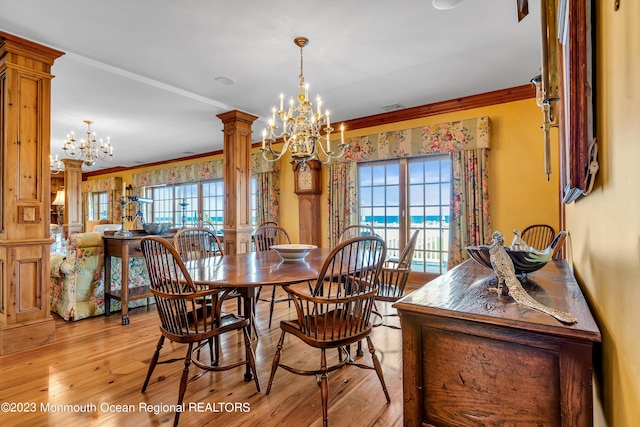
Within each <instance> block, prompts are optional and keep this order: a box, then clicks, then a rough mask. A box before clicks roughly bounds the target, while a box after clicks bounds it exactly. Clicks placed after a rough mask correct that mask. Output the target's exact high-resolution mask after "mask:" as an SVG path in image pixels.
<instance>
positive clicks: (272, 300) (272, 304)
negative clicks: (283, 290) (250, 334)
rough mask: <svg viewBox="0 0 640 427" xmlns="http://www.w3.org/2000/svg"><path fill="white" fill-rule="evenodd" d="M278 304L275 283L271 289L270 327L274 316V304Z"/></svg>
mask: <svg viewBox="0 0 640 427" xmlns="http://www.w3.org/2000/svg"><path fill="white" fill-rule="evenodd" d="M274 305H276V286H275V285H273V291H271V302H270V303H269V329H271V319H272V318H273V306H274Z"/></svg>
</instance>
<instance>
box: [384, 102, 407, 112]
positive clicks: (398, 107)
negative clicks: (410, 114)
mask: <svg viewBox="0 0 640 427" xmlns="http://www.w3.org/2000/svg"><path fill="white" fill-rule="evenodd" d="M380 108H382V109H383V110H384V111H386V112H387V113H388V112H389V111H398V110H402V109H403V108H404V107H403V106H402V105H400V104H388V105H383V106H382V107H380Z"/></svg>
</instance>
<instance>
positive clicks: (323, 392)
mask: <svg viewBox="0 0 640 427" xmlns="http://www.w3.org/2000/svg"><path fill="white" fill-rule="evenodd" d="M320 371H321V374H320V384H319V385H320V397H321V398H322V425H323V426H328V425H329V408H328V403H329V375H328V374H327V353H326V350H325V349H324V348H323V349H321V352H320Z"/></svg>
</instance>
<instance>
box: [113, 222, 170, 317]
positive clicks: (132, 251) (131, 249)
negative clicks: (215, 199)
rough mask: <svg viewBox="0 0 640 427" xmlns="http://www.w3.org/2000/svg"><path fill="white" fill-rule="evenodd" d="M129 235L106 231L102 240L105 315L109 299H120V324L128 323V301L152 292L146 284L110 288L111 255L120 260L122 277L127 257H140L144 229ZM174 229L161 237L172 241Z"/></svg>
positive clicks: (126, 273) (133, 231)
mask: <svg viewBox="0 0 640 427" xmlns="http://www.w3.org/2000/svg"><path fill="white" fill-rule="evenodd" d="M131 233H132V234H133V235H132V236H131V237H116V236H114V232H113V231H111V232H107V233H105V235H104V236H103V240H104V283H105V287H104V311H105V316H110V315H111V300H112V299H115V300H118V301H120V305H121V306H122V324H123V325H128V324H129V306H128V304H129V301H132V300H137V299H142V298H151V297H152V294H151V292H150V291H149V287H148V286H141V287H138V288H135V291H131V290H130V289H129V287H128V286H126V285H125V284H122V283H121V284H120V285H121V286H120V290H119V291H118V290H115V289H111V257H112V256H114V257H118V258H121V260H122V275H121V277H122V279H123V280H127V278H128V277H129V258H135V257H142V256H143V255H142V249H141V248H140V241H141V240H142V238H143V237H145V236H148V234H147V233H146V232H144V231H139V230H131ZM174 235H175V230H173V231H172V230H170V231H169V232H167V233H165V234H163V235H162V236H161V237H164V238H167V239H170V240H171V241H173V236H174Z"/></svg>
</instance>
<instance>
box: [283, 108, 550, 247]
mask: <svg viewBox="0 0 640 427" xmlns="http://www.w3.org/2000/svg"><path fill="white" fill-rule="evenodd" d="M481 116H489V118H490V120H491V138H490V144H491V151H490V154H489V162H490V166H489V167H490V176H489V180H490V181H489V185H490V189H489V191H490V194H489V197H490V200H491V202H490V205H491V207H490V210H491V217H492V226H493V230H498V231H501V232H502V233H503V234H504V235H505V240H506V241H507V242H508V243H510V242H511V238H512V236H513V234H512V230H513V229H519V230H522V229H523V228H524V227H526V226H527V225H529V224H538V223H544V224H550V225H551V226H553V228H555V229H556V230H559V202H558V197H559V196H558V194H559V190H558V156H557V155H554V156H552V160H553V164H552V175H551V180H550V181H548V182H547V176H546V175H545V174H544V162H543V150H542V149H543V142H542V130H541V129H540V124H541V120H542V113H541V112H540V108H538V107H537V106H536V103H535V101H534V100H533V99H531V100H524V101H518V102H511V103H505V104H498V105H494V106H491V107H483V108H475V109H470V110H465V111H459V112H456V113H448V114H441V115H437V116H433V117H427V118H424V119H416V120H410V121H405V122H400V123H393V124H390V125H385V126H376V127H371V128H366V129H358V130H357V131H353V132H345V137H346V138H349V137H355V136H360V135H369V134H372V133H376V132H383V131H391V130H399V129H408V128H414V127H418V126H423V125H428V124H435V123H443V122H449V121H454V120H463V119H468V118H473V117H481ZM552 136H553V138H552V141H553V145H552V152H554V153H557V150H558V148H557V134H556V130H555V129H554V130H552ZM282 171H283V172H282V175H281V178H282V182H283V184H282V193H281V200H280V206H281V209H280V215H281V217H280V222H281V223H282V224H283V225H285V226H286V227H287V229H291V231H290V234H292V239H294V240H295V241H297V240H296V239H297V237H298V230H297V224H298V205H297V198H296V195H295V194H294V193H293V173H292V172H291V167H290V166H289V165H286V166H285V165H283V166H282ZM323 173H324V175H323V177H324V179H325V187H326V168H324V167H323ZM321 209H322V211H321V214H322V218H323V219H324V220H323V221H322V235H321V236H322V238H323V242H324V243H323V245H324V246H326V245H327V244H328V243H327V237H326V236H327V225H326V222H327V221H326V218H327V209H328V208H327V201H326V196H325V195H323V196H322V208H321ZM294 236H295V237H294ZM487 243H490V242H487Z"/></svg>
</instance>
